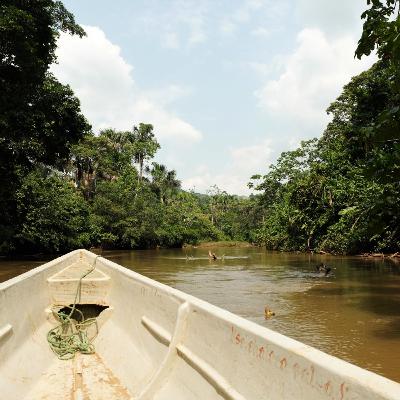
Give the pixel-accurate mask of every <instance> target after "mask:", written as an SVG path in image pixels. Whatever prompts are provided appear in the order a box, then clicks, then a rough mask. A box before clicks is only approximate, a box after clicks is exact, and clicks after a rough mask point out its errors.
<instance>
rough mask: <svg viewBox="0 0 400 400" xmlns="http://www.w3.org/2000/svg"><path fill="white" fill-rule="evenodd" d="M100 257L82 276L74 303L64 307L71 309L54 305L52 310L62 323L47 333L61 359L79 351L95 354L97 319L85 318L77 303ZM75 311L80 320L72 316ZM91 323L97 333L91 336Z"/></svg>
mask: <svg viewBox="0 0 400 400" xmlns="http://www.w3.org/2000/svg"><path fill="white" fill-rule="evenodd" d="M99 257H100V256H99V255H98V256H96V258H95V259H94V262H93V266H92V267H91V268H90V269H89V270H88V271H86V272H85V273H84V274H83V275H82V276H81V277H80V279H79V282H78V287H77V288H76V293H75V299H74V303H73V305H72V306H66V307H64V308H69V309H70V310H71V311H70V312H69V313H68V314H67V313H65V312H63V311H61V310H58V311H57V310H56V309H57V308H58V307H52V310H51V311H52V313H53V315H54V317H55V318H56V319H58V320H59V321H60V324H59V325H57V326H56V327H55V328H52V329H50V331H49V332H48V333H47V341H48V343H49V345H50V348H51V350H53V352H54V354H56V356H57V357H58V358H59V359H60V360H70V359H71V358H74V357H75V353H78V352H79V353H82V354H93V353H94V352H95V347H94V345H93V343H92V342H93V340H94V339H95V337H96V336H97V334H98V332H99V329H98V325H97V319H96V318H87V319H85V317H84V315H83V313H82V312H81V311H80V310H79V309H77V308H76V305H77V304H79V303H80V301H81V288H82V279H83V278H85V277H86V276H88V275H89V274H90V273H92V272H93V271H94V270H95V269H96V262H97V259H98V258H99ZM75 311H76V312H78V313H79V314H80V322H78V321H76V320H75V319H73V318H72V315H73V313H74V312H75ZM91 325H94V326H95V334H94V335H93V336H92V337H89V335H88V329H89V327H90V326H91Z"/></svg>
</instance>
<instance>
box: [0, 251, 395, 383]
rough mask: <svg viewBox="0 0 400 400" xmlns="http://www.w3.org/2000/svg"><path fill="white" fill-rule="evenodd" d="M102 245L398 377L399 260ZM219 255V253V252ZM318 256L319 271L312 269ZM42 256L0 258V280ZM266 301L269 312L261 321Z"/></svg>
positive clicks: (127, 262) (225, 304) (141, 268)
mask: <svg viewBox="0 0 400 400" xmlns="http://www.w3.org/2000/svg"><path fill="white" fill-rule="evenodd" d="M212 251H213V252H215V253H216V254H217V255H218V256H219V258H218V259H217V260H216V261H210V260H209V259H208V257H207V253H208V249H206V248H197V249H176V250H146V251H105V252H103V255H104V256H105V257H107V258H108V259H110V260H112V261H115V262H117V263H118V264H121V265H123V266H125V267H127V268H129V269H132V270H135V271H136V272H139V273H141V274H143V275H146V276H148V277H150V278H152V279H156V280H158V281H160V282H162V283H165V284H167V285H170V286H172V287H175V288H177V289H179V290H182V291H184V292H186V293H190V294H192V295H194V296H196V297H199V298H201V299H203V300H206V301H208V302H210V303H213V304H215V305H218V306H220V307H222V308H225V309H227V310H229V311H231V312H233V313H235V314H238V315H241V316H242V317H245V318H247V319H249V320H252V321H254V322H256V323H257V324H260V325H263V326H266V327H268V328H271V329H273V330H275V331H278V332H280V333H282V334H284V335H287V336H290V337H292V338H294V339H297V340H300V341H301V342H304V343H307V344H309V345H311V346H314V347H316V348H318V349H320V350H323V351H325V352H327V353H329V354H332V355H335V356H337V357H340V358H343V359H344V360H347V361H350V362H352V363H354V364H356V365H359V366H361V367H363V368H366V369H369V370H371V371H374V372H376V373H378V374H381V375H384V376H386V377H388V378H390V379H393V380H396V381H398V382H400V263H399V262H394V261H391V260H382V259H375V258H374V259H364V258H358V257H328V256H318V255H304V254H287V253H275V252H268V251H264V250H263V249H260V248H253V247H250V248H213V249H212ZM223 254H224V255H225V256H224V257H223V259H222V257H221V256H222V255H223ZM321 261H322V262H324V263H325V264H327V265H329V266H330V267H331V268H332V274H331V275H330V276H328V277H325V276H324V275H323V274H319V273H317V272H315V266H316V265H317V264H319V263H320V262H321ZM42 263H43V261H26V260H25V261H15V260H13V261H9V260H8V261H5V260H1V261H0V281H4V280H7V279H10V278H11V277H13V276H15V275H18V274H20V273H23V272H25V271H27V270H29V269H31V268H33V267H35V266H38V265H40V264H42ZM265 306H268V307H269V308H270V309H271V310H272V311H273V312H275V316H274V317H272V318H271V319H268V320H266V319H265V318H264V308H265Z"/></svg>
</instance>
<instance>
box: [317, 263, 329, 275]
mask: <svg viewBox="0 0 400 400" xmlns="http://www.w3.org/2000/svg"><path fill="white" fill-rule="evenodd" d="M315 269H316V270H317V272H325V276H328V275H329V273H330V272H331V271H332V268H331V267H328V266H327V265H325V264H324V263H320V264H318V265H316V266H315Z"/></svg>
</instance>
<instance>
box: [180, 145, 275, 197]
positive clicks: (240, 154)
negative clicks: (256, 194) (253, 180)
mask: <svg viewBox="0 0 400 400" xmlns="http://www.w3.org/2000/svg"><path fill="white" fill-rule="evenodd" d="M272 153H273V150H272V148H271V141H270V140H269V139H264V140H262V141H259V142H258V143H256V144H253V145H249V146H242V147H233V148H231V149H230V151H229V159H228V162H227V163H226V165H225V168H222V170H220V172H218V173H215V171H212V170H210V168H209V167H208V166H207V165H200V166H199V167H198V168H197V169H196V170H195V172H194V174H193V175H192V176H191V177H189V178H187V179H184V180H183V182H182V185H183V187H184V188H185V189H188V190H189V189H194V190H195V191H199V192H203V193H204V192H205V191H207V189H209V188H210V187H211V186H212V185H217V186H218V187H219V188H220V189H222V190H226V191H227V192H228V193H232V194H240V195H248V194H250V193H251V190H250V189H248V188H247V186H246V185H247V183H248V182H249V180H250V177H251V176H252V175H254V174H258V173H259V172H260V171H265V170H266V169H267V167H268V165H269V164H270V163H271V156H272Z"/></svg>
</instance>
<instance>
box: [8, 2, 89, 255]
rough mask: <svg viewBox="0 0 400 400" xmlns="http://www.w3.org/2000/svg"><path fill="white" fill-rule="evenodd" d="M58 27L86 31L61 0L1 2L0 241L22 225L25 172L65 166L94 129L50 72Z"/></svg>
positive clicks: (74, 99) (69, 92)
mask: <svg viewBox="0 0 400 400" xmlns="http://www.w3.org/2000/svg"><path fill="white" fill-rule="evenodd" d="M60 30H62V31H65V32H69V33H71V34H78V35H80V36H82V35H83V34H84V32H83V30H82V28H80V27H79V26H78V25H76V24H75V22H74V19H73V16H72V14H70V13H69V12H68V11H67V10H66V9H65V8H64V6H63V5H62V3H61V2H56V1H51V0H28V1H17V0H5V1H3V2H2V3H1V4H0V207H2V210H3V218H2V219H1V222H0V232H1V233H0V243H6V242H8V241H9V240H11V238H12V236H13V235H14V233H15V227H16V226H17V225H18V220H17V214H18V212H17V199H16V192H17V191H18V189H19V188H20V186H21V184H22V179H23V178H24V176H26V175H27V174H28V173H29V172H30V171H31V170H33V169H35V168H36V167H37V165H40V164H46V165H49V166H52V167H54V168H58V169H60V168H63V164H64V163H65V161H66V159H67V158H68V153H69V148H70V146H71V144H72V143H75V142H76V141H77V140H78V139H79V138H80V137H82V136H83V135H84V133H85V132H87V131H88V130H89V129H90V127H89V125H88V124H87V122H86V120H85V119H84V117H83V116H82V114H81V113H80V106H79V101H78V100H77V99H76V98H75V97H74V96H73V93H72V91H71V89H70V88H69V87H68V86H64V85H61V84H60V83H59V82H57V81H56V79H55V78H54V77H53V76H52V75H51V74H49V73H48V72H47V70H48V67H49V65H50V64H51V63H52V62H53V61H55V53H54V51H55V48H56V40H57V37H58V35H59V31H60ZM3 248H6V245H3Z"/></svg>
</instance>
